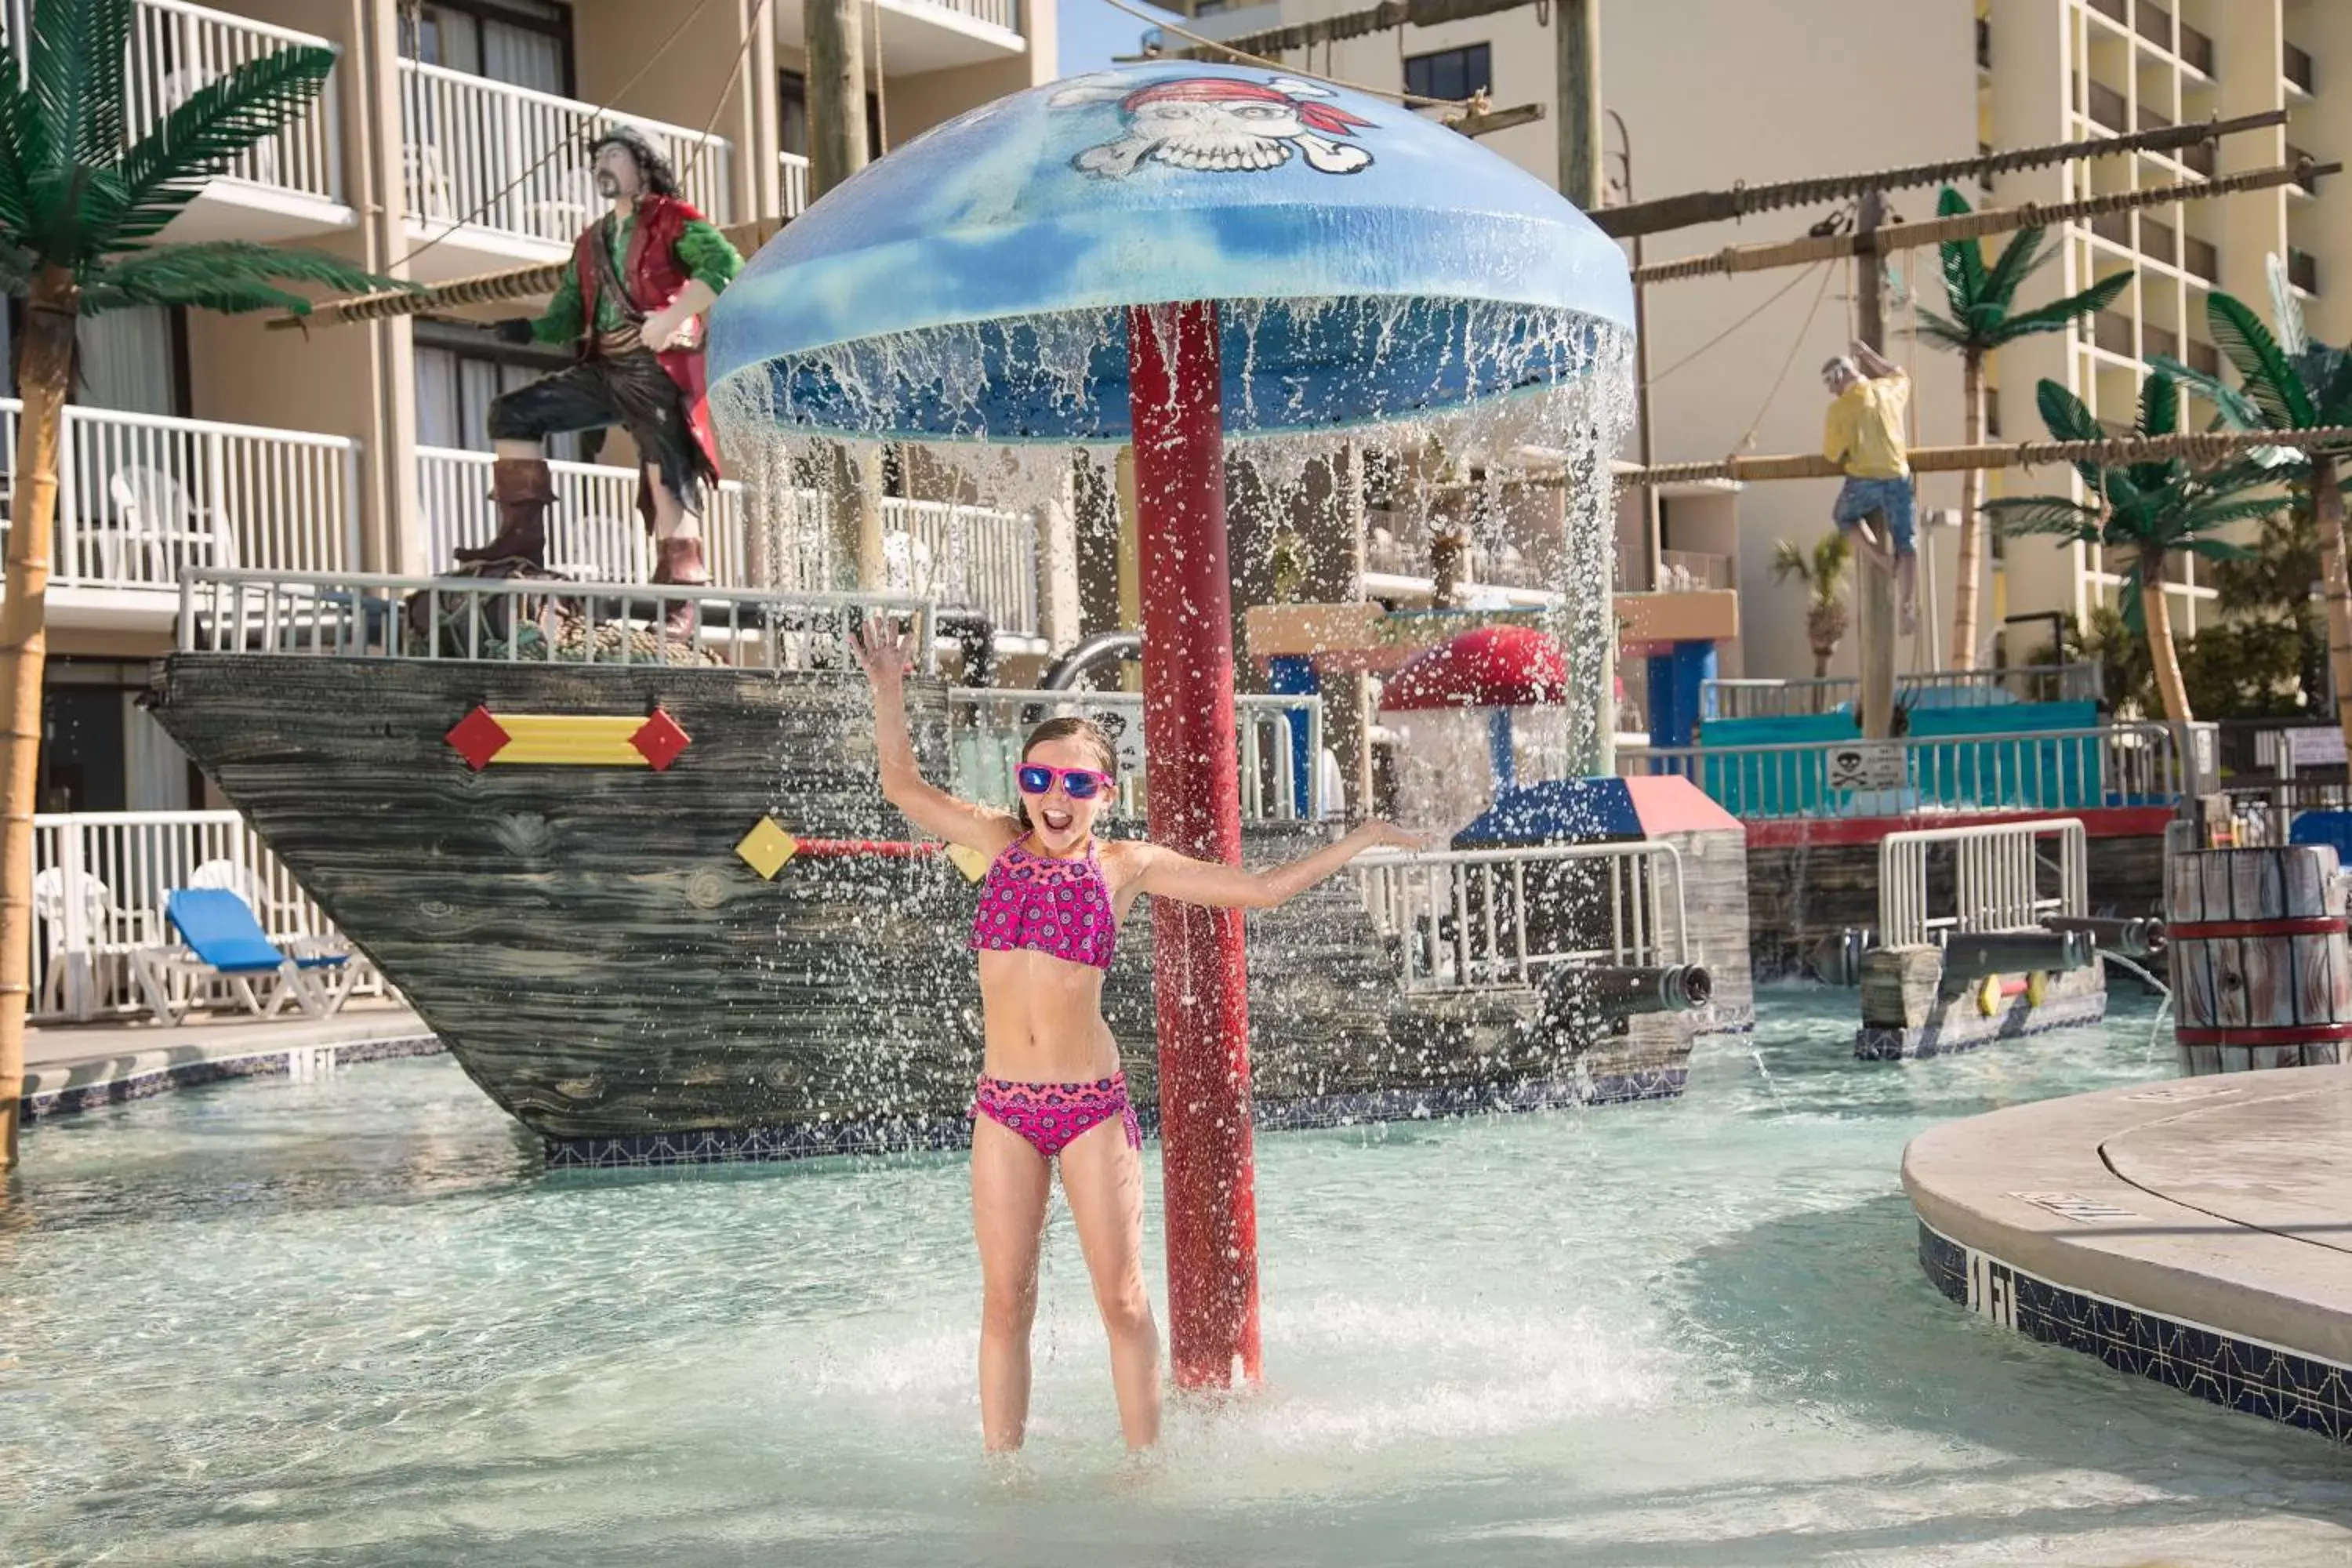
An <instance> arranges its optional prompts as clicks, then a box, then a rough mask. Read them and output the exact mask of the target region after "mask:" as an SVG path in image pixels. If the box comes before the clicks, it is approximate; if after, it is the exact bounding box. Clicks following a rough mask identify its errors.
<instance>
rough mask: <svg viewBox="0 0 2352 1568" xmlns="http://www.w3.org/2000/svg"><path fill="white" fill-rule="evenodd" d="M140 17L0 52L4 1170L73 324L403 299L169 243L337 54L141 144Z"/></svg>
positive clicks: (90, 13)
mask: <svg viewBox="0 0 2352 1568" xmlns="http://www.w3.org/2000/svg"><path fill="white" fill-rule="evenodd" d="M131 5H132V0H37V5H36V6H35V8H34V15H33V20H32V26H31V27H30V28H29V29H27V36H26V37H12V38H10V39H8V40H7V41H6V42H5V44H0V287H5V289H6V290H7V292H9V293H10V294H12V295H15V296H17V297H19V298H21V299H23V300H24V301H25V311H24V321H23V327H22V331H21V337H20V341H19V344H18V347H17V354H16V392H17V395H18V396H19V397H20V398H21V399H22V400H23V405H24V409H23V415H22V417H21V422H20V423H19V425H18V427H17V437H16V471H15V484H14V490H13V493H12V495H11V497H10V500H9V509H8V510H9V517H8V548H7V566H6V574H7V583H6V592H5V598H0V791H5V824H0V1170H5V1169H6V1168H7V1167H9V1166H10V1165H13V1164H14V1163H16V1114H17V1100H18V1098H19V1096H20V1095H21V1093H22V1090H23V1088H24V1061H25V1057H24V1045H25V1007H26V998H27V993H28V988H29V981H30V977H31V970H32V945H33V921H32V913H33V910H32V883H33V795H34V790H35V787H36V783H35V781H36V774H37V768H38V766H39V756H40V735H41V675H42V667H43V665H44V663H45V660H46V655H47V637H46V631H45V626H46V618H47V609H46V603H45V601H46V598H47V592H48V581H49V548H50V538H49V535H50V531H51V530H52V529H53V528H54V526H55V524H56V520H57V504H58V466H57V456H58V434H59V429H60V426H62V424H63V421H64V413H65V403H66V396H67V394H68V391H69V390H70V387H71V384H72V377H73V370H74V324H75V322H76V321H78V320H79V318H81V317H83V316H86V315H94V314H96V313H98V312H99V311H101V310H114V309H117V308H120V307H124V306H133V305H161V306H173V305H188V306H196V307H199V308H201V309H205V310H233V311H234V310H266V309H283V310H291V311H295V312H298V313H299V312H302V311H307V310H309V309H310V302H309V301H308V300H305V299H304V298H303V297H302V296H301V295H299V294H297V293H293V292H290V291H289V289H286V288H285V287H283V285H284V284H287V283H289V282H291V283H310V284H317V285H322V286H324V287H327V288H330V289H344V290H354V291H357V290H367V289H380V288H383V287H388V286H393V285H390V283H389V280H387V279H379V278H375V277H373V276H371V275H370V274H368V273H366V272H363V271H362V270H361V269H360V268H356V267H353V266H352V265H351V264H350V263H348V262H345V261H341V260H339V259H337V258H334V257H331V256H325V255H321V254H319V253H317V252H314V251H304V250H282V249H277V248H274V247H268V246H259V245H247V244H241V243H236V242H230V241H216V242H213V243H208V244H200V245H171V244H163V243H159V242H158V240H157V236H159V235H161V234H162V233H163V228H164V226H166V225H167V224H169V223H170V222H171V221H172V219H173V217H174V216H177V215H178V213H179V212H180V211H181V209H182V208H184V207H185V206H186V205H188V203H189V202H191V201H192V200H194V197H195V195H196V194H197V193H198V192H199V191H201V190H202V189H203V188H204V186H205V182H206V181H207V180H209V179H210V178H211V177H212V176H213V175H215V174H218V173H219V172H221V171H222V170H223V169H225V168H226V167H227V165H228V163H230V161H231V160H233V159H235V158H236V156H237V155H238V154H240V153H244V152H245V151H246V150H247V149H248V148H250V147H252V146H253V145H254V144H255V143H256V142H261V141H263V140H264V139H266V138H268V137H269V136H271V135H274V134H275V133H276V132H278V130H279V128H281V127H282V126H284V125H285V124H287V122H288V121H290V120H292V119H293V118H294V117H295V116H296V115H298V114H299V113H301V112H302V111H303V110H305V109H306V108H307V107H308V106H309V105H310V102H311V100H313V99H314V98H316V97H317V96H318V93H319V89H320V87H321V85H323V84H324V83H325V81H326V79H327V73H328V71H329V70H330V69H331V68H333V66H334V63H335V54H334V51H333V50H331V49H325V48H287V49H280V50H278V52H276V53H275V54H272V55H268V56H266V57H264V58H260V59H257V60H252V61H249V62H247V63H246V64H244V65H240V66H236V67H233V68H230V69H229V70H228V71H226V73H225V74H223V75H222V76H220V77H219V78H217V79H215V80H213V81H210V82H207V83H206V84H205V85H204V86H202V87H200V88H198V89H196V90H194V92H192V93H190V94H189V95H188V96H187V98H186V100H184V102H182V103H181V104H180V106H179V107H178V108H176V109H174V110H172V111H171V112H170V113H169V114H167V115H165V116H164V117H163V120H162V121H161V122H160V123H158V124H156V125H154V126H152V128H150V129H148V130H147V131H146V132H145V134H143V135H142V136H140V137H139V138H138V139H137V140H136V141H133V140H131V131H132V129H133V128H132V127H131V125H130V124H129V123H128V122H127V116H126V113H125V105H124V90H123V89H124V82H123V71H124V66H125V62H126V60H127V58H128V55H129V44H130V37H131Z"/></svg>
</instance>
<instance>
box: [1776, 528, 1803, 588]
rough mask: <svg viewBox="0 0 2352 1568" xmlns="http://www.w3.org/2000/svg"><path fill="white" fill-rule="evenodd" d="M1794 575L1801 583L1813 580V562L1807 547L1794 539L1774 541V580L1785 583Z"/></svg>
mask: <svg viewBox="0 0 2352 1568" xmlns="http://www.w3.org/2000/svg"><path fill="white" fill-rule="evenodd" d="M1791 577H1794V578H1795V579H1796V580H1797V581H1798V582H1800V583H1811V581H1812V580H1813V563H1812V559H1811V557H1810V556H1808V555H1807V554H1806V553H1805V547H1804V546H1803V545H1801V544H1799V543H1798V542H1796V541H1795V540H1793V539H1776V540H1774V541H1773V542H1772V581H1774V582H1775V583H1785V582H1787V581H1788V580H1789V579H1790V578H1791Z"/></svg>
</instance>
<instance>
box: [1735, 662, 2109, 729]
mask: <svg viewBox="0 0 2352 1568" xmlns="http://www.w3.org/2000/svg"><path fill="white" fill-rule="evenodd" d="M2102 686H2103V676H2102V673H2101V669H2100V667H2099V666H2098V664H2096V663H2095V662H2094V663H2087V664H2049V665H2012V666H2009V667H2006V668H1998V669H1932V670H1921V671H1915V672H1914V673H1912V674H1909V675H1898V676H1896V677H1895V700H1896V702H1897V703H1898V704H1906V702H1908V701H1916V700H1918V699H1920V698H1921V697H1923V696H1927V694H1929V693H1932V694H1933V697H1932V698H1931V699H1930V700H1929V701H1928V702H1927V703H1923V704H1922V705H1923V706H1934V707H1942V708H1990V707H1994V706H1997V705H1999V704H2001V703H2005V702H2095V701H2097V700H2098V699H2099V696H2100V692H2101V689H2102ZM1861 699H1862V682H1861V680H1860V679H1859V678H1857V677H1854V676H1851V675H1824V676H1809V677H1803V678H1800V679H1788V680H1777V679H1736V680H1735V679H1723V680H1704V681H1701V682H1700V683H1699V711H1700V712H1701V713H1702V714H1704V715H1705V716H1706V718H1709V719H1779V718H1785V717H1789V716H1790V715H1796V714H1806V713H1827V712H1830V711H1831V710H1834V709H1836V708H1838V707H1840V706H1842V705H1843V706H1852V705H1853V704H1854V703H1856V702H1859V701H1860V700H1861Z"/></svg>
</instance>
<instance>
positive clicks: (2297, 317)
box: [2263, 250, 2311, 359]
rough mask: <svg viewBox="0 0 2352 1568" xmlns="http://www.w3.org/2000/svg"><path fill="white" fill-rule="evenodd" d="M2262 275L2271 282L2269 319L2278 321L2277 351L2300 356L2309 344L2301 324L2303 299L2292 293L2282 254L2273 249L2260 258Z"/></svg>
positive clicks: (2308, 333)
mask: <svg viewBox="0 0 2352 1568" xmlns="http://www.w3.org/2000/svg"><path fill="white" fill-rule="evenodd" d="M2263 278H2265V279H2268V281H2269V283H2270V286H2271V320H2272V321H2276V322H2277V323H2278V346H2279V353H2283V354H2284V355H2286V357H2287V358H2289V359H2300V358H2301V357H2302V356H2303V351H2304V350H2305V349H2307V348H2309V347H2310V346H2311V333H2310V332H2309V331H2306V330H2305V327H2304V324H2303V301H2302V300H2298V299H2296V298H2295V297H2294V279H2291V278H2289V277H2288V276H2287V271H2286V258H2285V257H2284V256H2281V255H2280V254H2279V253H2278V252H2277V251H2275V250H2273V251H2272V252H2270V253H2269V254H2268V255H2266V256H2264V257H2263Z"/></svg>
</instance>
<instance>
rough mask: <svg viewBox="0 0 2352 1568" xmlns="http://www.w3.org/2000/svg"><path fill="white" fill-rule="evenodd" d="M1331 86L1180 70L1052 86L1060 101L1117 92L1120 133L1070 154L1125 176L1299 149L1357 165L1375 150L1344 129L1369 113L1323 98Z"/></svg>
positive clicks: (1079, 164) (1267, 157)
mask: <svg viewBox="0 0 2352 1568" xmlns="http://www.w3.org/2000/svg"><path fill="white" fill-rule="evenodd" d="M1330 96H1332V95H1331V91H1330V89H1328V88H1326V87H1322V86H1320V85H1318V84H1317V83H1314V82H1307V81H1299V80H1297V79H1294V78H1291V77H1280V76H1278V77H1274V78H1272V79H1269V80H1266V81H1264V82H1256V81H1248V80H1244V79H1240V78H1237V77H1221V76H1193V77H1173V78H1171V79H1168V80H1165V81H1155V82H1151V83H1150V84H1148V85H1146V86H1143V87H1137V86H1135V85H1134V79H1132V78H1129V77H1120V76H1095V77H1080V78H1079V79H1077V80H1076V81H1074V82H1072V83H1071V84H1070V85H1069V86H1067V87H1066V88H1064V89H1062V90H1061V91H1059V92H1057V93H1055V95H1054V97H1053V100H1052V103H1053V107H1055V109H1068V108H1073V107H1076V106H1078V105H1081V104H1095V103H1108V102H1111V101H1113V100H1117V102H1118V113H1119V119H1120V121H1121V122H1122V124H1123V127H1124V129H1123V130H1122V132H1121V133H1120V135H1119V137H1118V140H1117V141H1113V142H1103V143H1101V144H1100V145H1098V146H1094V147H1089V148H1087V150H1086V151H1085V152H1083V153H1079V154H1078V155H1077V156H1076V157H1075V158H1073V159H1071V160H1070V162H1071V164H1072V166H1073V167H1075V168H1076V169H1077V170H1078V171H1079V173H1081V174H1093V175H1097V176H1098V177H1100V178H1103V179H1110V180H1118V179H1125V178H1126V177H1127V176H1128V175H1129V174H1134V173H1135V171H1136V170H1137V169H1139V168H1140V167H1141V166H1142V165H1143V164H1145V163H1166V164H1168V165H1170V166H1171V167H1173V168H1178V169H1192V170H1198V171H1204V172H1210V173H1220V174H1226V173H1249V172H1256V171H1263V170H1266V169H1279V168H1280V167H1282V166H1283V165H1284V164H1285V163H1288V162H1290V160H1291V158H1292V157H1293V156H1294V155H1297V156H1298V157H1301V158H1303V159H1305V161H1306V163H1307V167H1308V168H1310V169H1313V170H1315V171H1316V172H1318V174H1359V173H1361V172H1362V171H1363V170H1365V169H1367V168H1369V167H1370V166H1371V162H1372V155H1371V153H1369V152H1367V151H1365V150H1364V149H1363V148H1362V147H1360V146H1358V145H1356V144H1355V143H1354V142H1352V141H1347V142H1343V141H1340V140H1339V138H1342V137H1353V136H1354V135H1355V133H1356V132H1358V131H1360V130H1363V129H1365V128H1367V127H1369V126H1370V123H1371V122H1370V121H1367V120H1363V119H1360V118H1359V117H1358V116H1356V115H1353V114H1350V113H1349V112H1348V111H1347V110H1344V109H1340V108H1338V107H1336V106H1335V105H1332V104H1328V103H1325V102H1321V101H1319V100H1323V99H1327V98H1329V97H1330Z"/></svg>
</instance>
